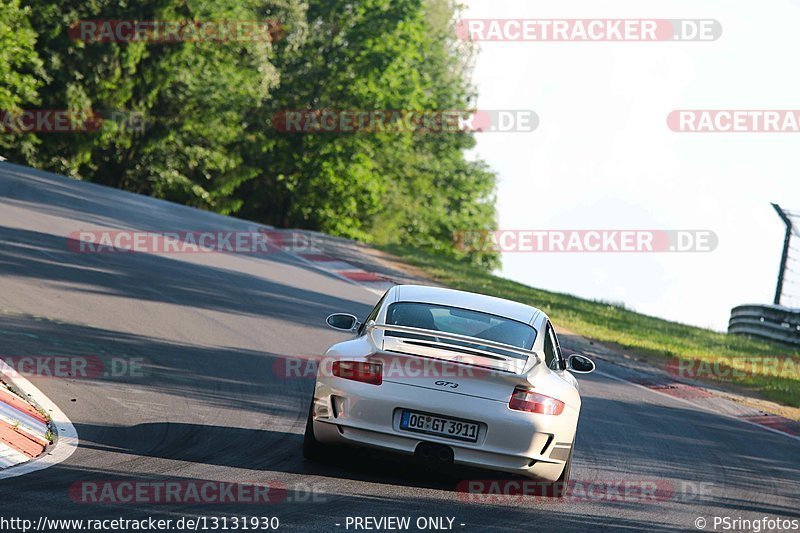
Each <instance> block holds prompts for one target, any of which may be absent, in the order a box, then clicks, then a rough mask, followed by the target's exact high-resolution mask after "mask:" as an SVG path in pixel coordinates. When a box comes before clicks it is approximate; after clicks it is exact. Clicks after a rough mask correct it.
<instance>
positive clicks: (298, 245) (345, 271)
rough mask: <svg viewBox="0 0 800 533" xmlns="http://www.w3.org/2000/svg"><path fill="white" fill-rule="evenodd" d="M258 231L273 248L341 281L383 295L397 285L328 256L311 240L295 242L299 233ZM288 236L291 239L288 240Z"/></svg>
mask: <svg viewBox="0 0 800 533" xmlns="http://www.w3.org/2000/svg"><path fill="white" fill-rule="evenodd" d="M258 231H259V232H260V233H262V234H264V235H266V236H267V241H268V243H269V244H270V245H271V246H274V247H275V248H277V249H280V250H282V251H284V252H286V253H288V254H290V255H292V256H294V257H297V258H298V259H300V260H301V261H303V262H304V263H307V264H309V265H311V266H313V267H315V268H317V269H319V270H322V271H324V272H327V273H328V274H331V275H333V276H335V277H337V278H339V279H342V280H345V281H348V282H350V283H354V284H356V285H361V286H363V287H364V288H366V289H367V290H369V291H371V292H374V293H376V294H380V295H382V294H383V293H384V292H386V291H387V290H388V289H390V288H391V287H393V286H394V285H396V283H395V282H393V281H392V280H390V279H389V278H386V277H384V276H381V275H379V274H375V273H374V272H368V271H366V270H364V269H362V268H359V267H356V266H353V265H351V264H350V263H347V262H345V261H340V260H338V259H335V258H333V257H331V256H329V255H326V254H325V253H324V252H323V251H322V250H320V249H319V248H317V247H316V246H314V244H313V242H312V241H311V240H310V239H303V240H302V242H295V241H297V240H298V238H297V236H298V235H301V234H299V233H297V232H289V233H288V234H287V233H286V232H281V231H278V230H269V229H263V228H259V230H258ZM287 235H288V236H290V237H291V238H290V239H287V238H286V237H287ZM289 241H291V242H289Z"/></svg>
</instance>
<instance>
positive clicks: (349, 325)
mask: <svg viewBox="0 0 800 533" xmlns="http://www.w3.org/2000/svg"><path fill="white" fill-rule="evenodd" d="M325 322H326V323H327V324H328V325H329V326H330V327H332V328H333V329H338V330H341V331H353V330H354V329H356V326H357V325H358V319H357V318H356V317H355V316H353V315H350V314H347V313H334V314H332V315H330V316H328V318H326V319H325Z"/></svg>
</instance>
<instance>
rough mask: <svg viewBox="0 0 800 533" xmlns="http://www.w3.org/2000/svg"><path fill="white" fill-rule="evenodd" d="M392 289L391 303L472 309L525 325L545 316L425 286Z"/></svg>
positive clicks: (495, 300)
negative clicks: (429, 304)
mask: <svg viewBox="0 0 800 533" xmlns="http://www.w3.org/2000/svg"><path fill="white" fill-rule="evenodd" d="M392 290H393V291H394V298H392V299H390V301H392V302H427V303H432V304H438V305H447V306H450V307H460V308H464V309H473V310H475V311H482V312H484V313H489V314H492V315H497V316H502V317H505V318H510V319H512V320H516V321H518V322H524V323H526V324H534V321H535V320H536V318H537V317H538V316H539V315H544V313H542V312H541V311H540V310H539V309H536V308H535V307H532V306H530V305H525V304H521V303H519V302H514V301H511V300H504V299H503V298H495V297H494V296H486V295H485V294H477V293H474V292H465V291H457V290H455V289H445V288H442V287H428V286H424V285H396V286H395V287H393V288H392Z"/></svg>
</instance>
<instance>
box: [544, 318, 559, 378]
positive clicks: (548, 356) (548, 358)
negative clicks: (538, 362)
mask: <svg viewBox="0 0 800 533" xmlns="http://www.w3.org/2000/svg"><path fill="white" fill-rule="evenodd" d="M551 330H552V328H551V327H550V324H549V323H548V324H547V330H546V333H545V336H544V364H546V365H547V368H551V369H553V370H555V367H553V361H555V360H556V347H555V344H554V343H553V335H552V334H551Z"/></svg>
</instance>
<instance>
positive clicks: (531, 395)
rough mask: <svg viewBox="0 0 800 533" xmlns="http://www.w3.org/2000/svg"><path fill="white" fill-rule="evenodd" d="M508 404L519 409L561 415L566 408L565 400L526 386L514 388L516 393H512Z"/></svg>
mask: <svg viewBox="0 0 800 533" xmlns="http://www.w3.org/2000/svg"><path fill="white" fill-rule="evenodd" d="M508 406H509V407H510V408H511V409H514V410H517V411H527V412H529V413H539V414H541V415H560V414H561V412H562V411H563V410H564V402H562V401H560V400H556V399H555V398H551V397H549V396H545V395H544V394H539V393H537V392H534V391H532V390H531V389H526V388H525V387H517V388H516V389H514V394H512V395H511V400H509V402H508Z"/></svg>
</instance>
